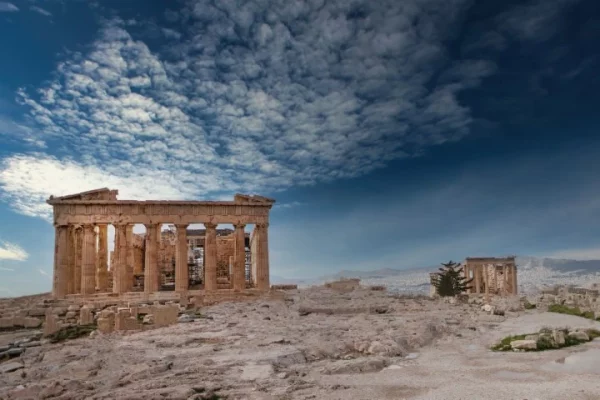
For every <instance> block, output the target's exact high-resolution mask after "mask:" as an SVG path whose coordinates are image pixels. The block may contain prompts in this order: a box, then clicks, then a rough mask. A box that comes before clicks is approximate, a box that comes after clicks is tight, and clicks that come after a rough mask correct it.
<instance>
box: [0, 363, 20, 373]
mask: <svg viewBox="0 0 600 400" xmlns="http://www.w3.org/2000/svg"><path fill="white" fill-rule="evenodd" d="M21 368H24V366H23V364H21V363H20V362H16V361H12V362H7V363H4V364H0V373H3V374H7V373H9V372H14V371H17V370H19V369H21Z"/></svg>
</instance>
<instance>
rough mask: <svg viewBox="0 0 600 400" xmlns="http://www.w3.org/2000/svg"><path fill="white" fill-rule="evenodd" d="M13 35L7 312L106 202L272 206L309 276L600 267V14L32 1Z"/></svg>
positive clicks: (2, 15)
mask: <svg viewBox="0 0 600 400" xmlns="http://www.w3.org/2000/svg"><path fill="white" fill-rule="evenodd" d="M238 3H239V4H240V5H239V6H238V5H237V4H238ZM165 5H167V6H165ZM0 38H2V40H0V54H2V55H3V57H2V61H1V62H0V221H1V223H0V296H2V295H19V294H26V293H35V292H40V291H45V290H49V289H50V283H51V275H52V257H53V246H54V244H53V241H54V238H53V235H54V229H53V227H52V225H51V223H50V218H51V209H50V208H49V207H48V206H47V205H46V204H45V203H44V200H45V199H46V198H47V197H48V196H50V195H51V194H54V195H64V194H69V193H74V192H79V191H84V190H90V189H94V188H98V187H105V186H107V187H110V188H113V189H119V191H120V198H121V199H126V198H130V199H229V198H231V196H232V195H233V193H235V192H244V193H257V194H262V195H267V196H270V197H274V198H276V199H277V206H276V207H275V208H274V209H273V211H272V217H271V228H270V229H271V230H270V250H271V271H272V274H274V275H278V276H286V277H290V278H301V277H311V276H320V275H327V274H330V273H333V272H336V271H339V270H342V269H362V270H368V269H379V268H384V267H390V268H411V267H420V266H428V265H436V264H438V263H440V262H442V261H446V260H448V259H462V258H464V257H466V256H476V255H506V254H518V255H540V256H555V257H565V258H577V259H593V258H600V242H599V239H598V238H600V224H598V221H599V220H600V196H599V194H600V193H599V192H600V189H599V186H598V176H599V172H598V171H600V157H599V156H600V136H599V134H598V128H599V122H600V117H599V115H600V114H599V113H598V108H599V105H600V101H599V100H600V98H599V96H598V92H599V89H600V75H599V74H598V71H599V67H600V51H599V49H600V48H599V47H598V43H599V41H600V3H599V2H597V1H595V0H589V1H584V0H532V1H487V2H474V1H468V0H450V1H449V0H406V1H402V2H400V1H396V0H389V1H383V0H382V1H366V0H352V1H351V0H345V1H324V0H313V1H305V2H300V1H291V0H285V1H284V0H281V1H268V0H260V1H258V0H257V1H248V2H234V1H218V2H214V1H203V0H190V1H172V2H159V1H156V2H152V1H148V0H128V1H111V0H105V1H98V2H93V1H76V0H71V1H68V0H64V1H59V0H47V1H42V0H37V1H33V0H31V1H30V0H22V1H15V0H13V1H11V2H6V1H0Z"/></svg>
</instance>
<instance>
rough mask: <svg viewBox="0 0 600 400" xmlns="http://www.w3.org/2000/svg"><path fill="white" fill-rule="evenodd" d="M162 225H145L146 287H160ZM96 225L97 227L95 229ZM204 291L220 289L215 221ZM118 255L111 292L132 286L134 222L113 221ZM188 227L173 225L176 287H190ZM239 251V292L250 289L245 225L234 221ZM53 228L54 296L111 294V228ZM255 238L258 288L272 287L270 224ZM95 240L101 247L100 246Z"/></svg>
mask: <svg viewBox="0 0 600 400" xmlns="http://www.w3.org/2000/svg"><path fill="white" fill-rule="evenodd" d="M161 225H162V224H146V225H145V227H146V251H145V269H144V291H145V292H146V293H153V292H157V291H158V290H159V288H160V271H159V268H158V248H159V243H160V229H161ZM96 226H97V227H98V229H97V230H96V228H95V227H96ZM204 226H205V228H206V236H205V243H204V289H205V290H207V291H214V290H217V225H216V224H212V223H205V224H204ZM114 227H115V253H114V258H113V265H112V266H111V270H112V274H113V287H112V291H113V293H118V294H119V293H125V292H128V291H131V290H132V289H133V242H132V238H133V225H131V224H115V225H114ZM187 227H188V225H175V228H176V233H177V242H176V261H175V290H176V291H178V292H185V291H187V290H188V289H189V269H188V245H187ZM234 227H235V233H234V238H235V254H234V265H233V274H232V275H233V276H232V279H231V280H232V286H233V289H234V290H235V291H241V290H244V289H245V287H246V277H245V267H246V247H245V246H246V244H245V243H246V235H245V232H244V228H245V224H235V225H234ZM55 228H56V232H55V240H56V242H55V243H56V244H55V253H54V254H55V260H54V278H53V280H54V281H53V288H52V292H53V294H54V295H55V297H59V298H60V297H64V296H65V295H67V294H79V293H80V294H83V295H88V294H93V293H95V292H96V291H99V292H107V291H109V288H108V271H107V267H108V229H107V225H80V226H73V225H57V226H56V227H55ZM254 240H257V246H256V251H255V254H253V255H252V256H253V257H256V271H255V272H256V273H255V277H254V278H253V279H254V283H255V285H256V287H257V289H259V290H268V289H269V287H270V282H269V250H268V224H256V226H255V232H254ZM96 244H98V246H97V247H96Z"/></svg>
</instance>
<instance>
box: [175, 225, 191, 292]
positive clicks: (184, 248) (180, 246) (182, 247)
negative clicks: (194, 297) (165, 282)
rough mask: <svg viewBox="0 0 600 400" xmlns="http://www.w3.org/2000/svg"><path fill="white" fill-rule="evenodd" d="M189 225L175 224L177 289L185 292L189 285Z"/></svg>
mask: <svg viewBox="0 0 600 400" xmlns="http://www.w3.org/2000/svg"><path fill="white" fill-rule="evenodd" d="M187 227H188V226H187V225H175V228H176V229H177V242H176V244H175V291H177V292H185V291H187V290H188V285H189V270H188V245H187Z"/></svg>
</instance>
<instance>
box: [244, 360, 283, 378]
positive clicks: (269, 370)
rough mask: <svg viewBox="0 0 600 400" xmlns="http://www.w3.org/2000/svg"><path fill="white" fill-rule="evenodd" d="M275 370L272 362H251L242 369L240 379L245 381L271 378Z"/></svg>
mask: <svg viewBox="0 0 600 400" xmlns="http://www.w3.org/2000/svg"><path fill="white" fill-rule="evenodd" d="M274 372H275V371H274V370H273V366H271V365H270V364H262V365H261V364H259V365H256V364H249V365H246V366H244V368H243V369H242V375H241V376H240V379H241V380H243V381H256V380H261V379H269V378H270V377H271V376H272V375H273V373H274Z"/></svg>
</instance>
